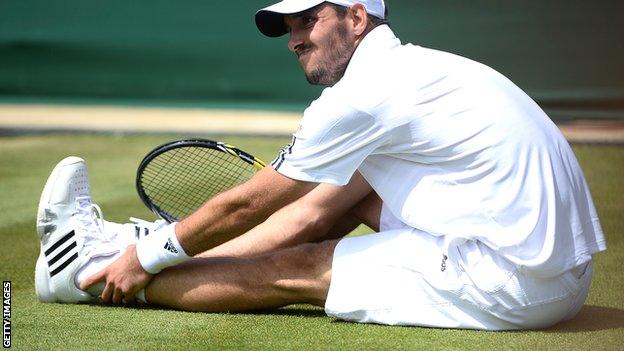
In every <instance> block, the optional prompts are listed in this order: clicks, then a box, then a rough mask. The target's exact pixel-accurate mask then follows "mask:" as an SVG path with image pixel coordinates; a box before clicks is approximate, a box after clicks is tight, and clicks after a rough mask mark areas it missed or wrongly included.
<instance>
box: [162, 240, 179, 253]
mask: <svg viewBox="0 0 624 351" xmlns="http://www.w3.org/2000/svg"><path fill="white" fill-rule="evenodd" d="M164 248H165V250H167V251H169V252H171V253H173V254H178V253H179V251H178V249H176V248H175V246H173V242H172V241H171V238H169V239H167V242H166V243H165V247H164Z"/></svg>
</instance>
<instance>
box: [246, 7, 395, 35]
mask: <svg viewBox="0 0 624 351" xmlns="http://www.w3.org/2000/svg"><path fill="white" fill-rule="evenodd" d="M324 2H331V3H332V4H336V5H341V6H345V7H351V6H353V5H355V4H362V5H364V7H365V8H366V12H367V13H368V14H369V15H372V16H375V17H378V18H382V19H383V18H384V17H385V11H386V5H385V4H384V1H383V0H355V1H353V0H283V1H280V2H278V3H277V4H273V5H271V6H268V7H265V8H263V9H262V10H260V11H258V12H256V26H258V29H259V30H260V32H262V34H264V35H266V36H267V37H279V36H282V35H284V34H286V33H288V30H286V26H285V25H284V15H292V14H294V13H299V12H303V11H306V10H309V9H311V8H313V7H314V6H317V5H320V4H322V3H324Z"/></svg>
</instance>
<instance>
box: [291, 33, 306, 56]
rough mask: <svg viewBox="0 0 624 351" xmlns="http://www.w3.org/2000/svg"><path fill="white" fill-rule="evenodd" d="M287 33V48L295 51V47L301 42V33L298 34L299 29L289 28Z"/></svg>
mask: <svg viewBox="0 0 624 351" xmlns="http://www.w3.org/2000/svg"><path fill="white" fill-rule="evenodd" d="M289 35H290V37H289V38H288V50H290V51H292V52H295V53H296V49H297V47H299V46H300V45H301V44H303V40H302V38H301V34H299V31H296V30H291V31H290V34H289Z"/></svg>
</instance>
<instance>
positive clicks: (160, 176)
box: [136, 139, 265, 223]
mask: <svg viewBox="0 0 624 351" xmlns="http://www.w3.org/2000/svg"><path fill="white" fill-rule="evenodd" d="M264 166H265V164H264V162H262V161H261V160H259V159H257V158H255V157H254V156H253V155H251V154H248V153H246V152H244V151H242V150H240V149H238V148H236V147H234V146H232V145H228V144H224V143H221V142H217V141H212V140H207V139H187V140H176V141H172V142H168V143H166V144H163V145H160V146H158V147H156V148H155V149H154V150H152V151H150V152H149V153H148V154H147V155H146V156H145V157H144V158H143V160H142V161H141V164H140V165H139V168H138V170H137V177H136V188H137V191H138V193H139V197H140V198H141V200H142V201H143V203H144V204H145V206H147V208H149V209H150V210H151V211H152V212H154V213H155V214H156V215H157V216H159V217H160V218H162V219H164V220H166V221H167V222H169V223H171V222H175V221H177V220H180V219H182V218H184V217H187V216H188V215H190V214H191V213H193V212H194V211H195V210H197V209H198V208H199V207H200V206H201V205H203V204H204V202H206V200H208V199H210V198H211V197H213V196H214V195H216V194H218V193H220V192H222V191H225V190H227V189H230V188H232V187H234V186H236V185H238V184H241V183H243V182H245V181H247V180H248V179H249V178H251V177H252V176H253V175H254V173H255V172H256V171H258V170H260V169H262V168H263V167H264Z"/></svg>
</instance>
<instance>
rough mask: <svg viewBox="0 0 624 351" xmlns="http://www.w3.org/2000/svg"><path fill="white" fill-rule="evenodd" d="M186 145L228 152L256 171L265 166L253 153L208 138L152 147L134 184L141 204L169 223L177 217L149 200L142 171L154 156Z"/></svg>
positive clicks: (174, 141) (139, 169)
mask: <svg viewBox="0 0 624 351" xmlns="http://www.w3.org/2000/svg"><path fill="white" fill-rule="evenodd" d="M186 147H200V148H208V149H213V150H217V151H220V152H224V153H227V154H230V155H232V156H234V157H238V158H240V159H241V160H243V161H244V162H246V163H248V164H250V165H252V166H253V167H254V168H255V169H256V171H258V170H260V169H262V168H264V167H265V166H266V164H265V163H264V162H263V161H261V160H259V159H257V158H256V157H254V156H253V155H251V154H249V153H247V152H245V151H243V150H241V149H239V148H237V147H235V146H232V145H229V144H225V143H222V142H219V141H214V140H210V139H202V138H193V139H180V140H173V141H170V142H167V143H164V144H162V145H159V146H157V147H155V148H154V149H152V151H150V152H148V153H147V155H145V157H143V160H141V163H140V164H139V167H138V169H137V173H136V181H135V186H136V190H137V192H138V194H139V198H140V199H141V201H142V202H143V204H144V205H145V206H146V207H147V208H148V209H149V210H150V211H152V212H153V213H154V214H156V215H157V216H158V217H160V218H162V219H164V220H165V221H167V222H169V223H172V222H175V221H177V220H178V218H175V217H174V216H172V215H170V214H169V213H167V212H166V211H164V210H162V209H161V208H160V207H158V205H156V204H154V203H153V202H152V201H151V200H150V197H149V196H148V195H147V194H146V193H145V189H143V186H142V180H143V171H144V170H145V168H147V166H148V165H149V164H150V162H152V160H153V159H155V158H156V157H158V156H160V155H162V154H164V153H166V152H168V151H171V150H174V149H179V148H186Z"/></svg>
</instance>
